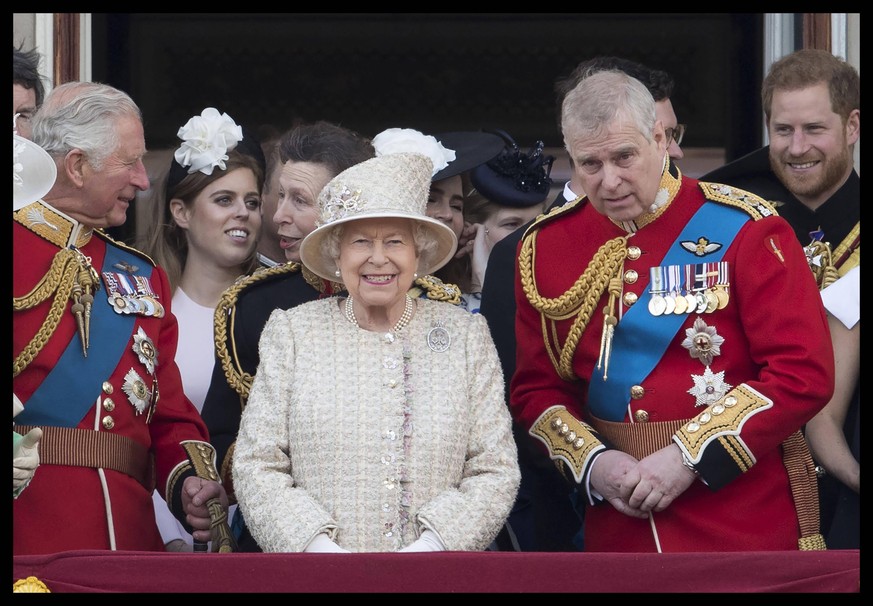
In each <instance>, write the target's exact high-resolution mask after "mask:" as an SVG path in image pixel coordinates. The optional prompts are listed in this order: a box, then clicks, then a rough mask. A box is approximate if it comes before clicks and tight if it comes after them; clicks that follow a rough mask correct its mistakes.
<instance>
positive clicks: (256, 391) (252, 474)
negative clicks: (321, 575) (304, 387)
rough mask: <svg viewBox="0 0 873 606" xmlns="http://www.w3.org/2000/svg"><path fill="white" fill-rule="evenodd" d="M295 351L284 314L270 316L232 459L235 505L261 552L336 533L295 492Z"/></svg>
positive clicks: (293, 548)
mask: <svg viewBox="0 0 873 606" xmlns="http://www.w3.org/2000/svg"><path fill="white" fill-rule="evenodd" d="M297 346H298V344H297V343H295V342H294V339H293V333H292V331H291V329H290V325H289V322H288V319H287V315H286V312H284V311H281V310H276V311H274V312H273V313H272V314H271V315H270V319H269V320H268V321H267V324H266V325H265V326H264V330H263V331H262V332H261V341H260V345H259V349H260V350H261V352H262V355H261V363H260V365H259V366H258V371H257V373H256V374H255V379H254V382H253V384H252V389H251V392H250V394H249V399H248V403H247V404H246V408H245V410H244V411H243V415H242V419H241V420H240V427H239V434H238V435H237V440H236V447H235V450H234V456H233V481H234V487H235V491H236V497H237V501H238V502H239V507H240V509H241V511H242V513H243V516H244V517H245V520H246V525H247V526H248V528H249V531H250V532H251V534H252V537H253V538H254V539H255V541H257V543H258V545H259V546H260V547H261V549H262V550H263V551H265V552H302V551H303V550H304V548H305V547H306V546H307V545H308V544H309V543H310V542H311V541H312V540H313V539H314V538H315V537H316V535H318V534H319V533H322V532H324V533H327V534H328V537H329V538H330V539H333V538H334V536H335V533H336V525H335V522H334V520H333V519H332V517H331V515H330V514H329V513H328V512H327V511H326V510H325V509H324V508H323V507H322V506H321V505H320V504H319V503H318V502H317V501H315V500H314V499H312V498H311V497H310V495H308V494H307V493H306V491H305V490H303V489H301V488H297V487H295V482H294V469H293V468H292V465H291V459H290V455H289V453H290V445H289V431H288V417H289V404H290V402H291V394H290V393H289V391H290V390H289V386H290V385H291V383H292V377H291V376H290V375H292V374H293V373H294V363H293V360H294V350H295V347H297ZM264 351H268V352H269V355H263V352H264Z"/></svg>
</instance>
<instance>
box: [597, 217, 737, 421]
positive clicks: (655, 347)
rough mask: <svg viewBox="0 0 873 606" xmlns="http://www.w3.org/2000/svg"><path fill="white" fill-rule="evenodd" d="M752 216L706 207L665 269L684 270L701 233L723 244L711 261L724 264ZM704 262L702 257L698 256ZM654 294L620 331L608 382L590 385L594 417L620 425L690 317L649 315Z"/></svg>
mask: <svg viewBox="0 0 873 606" xmlns="http://www.w3.org/2000/svg"><path fill="white" fill-rule="evenodd" d="M750 218H751V217H749V215H748V214H747V213H746V212H744V211H742V210H739V209H737V208H734V207H732V206H726V205H724V204H717V203H714V202H706V203H704V204H703V206H701V207H700V209H699V210H698V211H697V212H696V213H695V214H694V216H693V217H692V218H691V220H690V221H689V222H688V223H687V224H686V225H685V228H684V229H683V230H682V233H680V234H679V237H677V238H676V241H675V242H673V245H672V246H671V247H670V250H668V251H667V254H666V255H665V256H664V259H663V260H662V261H661V263H660V264H661V265H662V266H667V265H685V264H686V261H687V260H688V255H689V254H692V255H693V253H690V252H689V251H687V250H685V249H684V248H682V246H681V245H680V243H681V242H683V241H688V240H690V241H692V242H697V239H698V238H699V237H700V236H701V235H702V234H707V237H708V238H709V239H710V240H712V241H714V242H720V243H723V246H722V247H721V248H720V249H718V250H717V251H715V252H713V253H710V254H708V255H707V257H706V261H707V262H708V263H709V262H715V261H720V260H721V259H722V257H723V256H724V253H725V251H727V249H728V247H729V246H730V243H731V242H733V239H734V238H735V237H736V235H737V233H738V232H739V231H740V228H742V226H743V225H744V224H745V223H746V221H748V220H749V219H750ZM694 258H695V259H699V258H698V257H694ZM651 298H652V293H651V292H650V291H649V289H646V291H645V292H644V293H643V294H642V295H641V296H640V298H639V299H638V300H637V302H636V303H634V305H633V306H632V307H631V308H630V309H629V310H628V312H627V313H626V314H624V317H623V318H622V319H621V321H620V322H619V323H618V324H617V325H616V326H615V334H614V336H613V340H612V355H611V358H610V363H609V378H608V379H607V380H606V381H604V380H603V373H602V372H601V371H598V370H595V371H594V374H593V375H592V377H591V381H590V382H589V385H588V407H589V410H590V411H591V413H592V414H593V415H594V416H595V417H597V418H599V419H604V420H606V421H621V420H622V419H624V416H625V413H626V412H627V405H628V402H630V389H631V387H633V386H634V385H640V384H641V383H642V382H643V380H644V379H645V378H646V377H647V376H648V375H649V373H650V372H652V369H653V368H655V366H656V365H657V363H658V362H659V361H660V359H661V357H662V356H663V355H664V352H665V351H666V350H667V346H668V345H669V344H670V341H672V340H673V337H674V336H675V335H676V331H677V330H679V328H680V327H681V326H682V324H684V323H685V319H686V318H687V314H665V315H660V316H653V315H652V314H650V313H649V309H648V308H649V300H650V299H651Z"/></svg>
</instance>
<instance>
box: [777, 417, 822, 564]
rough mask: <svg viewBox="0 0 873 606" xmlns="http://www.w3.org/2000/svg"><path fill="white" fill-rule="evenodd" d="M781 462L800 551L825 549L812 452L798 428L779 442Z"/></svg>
mask: <svg viewBox="0 0 873 606" xmlns="http://www.w3.org/2000/svg"><path fill="white" fill-rule="evenodd" d="M782 462H783V463H784V465H785V469H786V470H787V471H788V480H789V482H790V483H791V494H792V496H793V497H794V507H795V509H796V510H797V521H798V523H799V524H800V539H798V541H797V547H798V549H800V550H801V551H823V550H825V549H827V545H826V544H825V539H824V537H823V536H822V535H821V532H820V526H819V524H820V511H819V500H818V478H817V477H816V475H815V463H814V462H813V460H812V454H811V453H810V452H809V447H808V446H807V444H806V439H805V438H804V437H803V433H801V431H800V430H797V431H795V432H794V433H793V434H791V435H790V436H789V437H788V439H787V440H785V441H784V442H782Z"/></svg>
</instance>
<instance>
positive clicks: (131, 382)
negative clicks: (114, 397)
mask: <svg viewBox="0 0 873 606" xmlns="http://www.w3.org/2000/svg"><path fill="white" fill-rule="evenodd" d="M121 389H122V390H124V393H126V394H127V399H128V400H130V403H131V404H133V407H134V408H135V409H136V414H137V415H141V414H142V413H144V412H145V410H146V408H148V405H149V401H150V400H151V399H152V392H150V391H149V390H148V388H147V387H146V386H145V381H143V380H142V377H140V376H139V373H137V372H136V371H135V370H134V369H132V368H131V369H130V370H128V371H127V374H126V375H124V385H122V386H121Z"/></svg>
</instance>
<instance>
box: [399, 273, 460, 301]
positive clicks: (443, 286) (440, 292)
mask: <svg viewBox="0 0 873 606" xmlns="http://www.w3.org/2000/svg"><path fill="white" fill-rule="evenodd" d="M421 293H425V295H426V296H427V298H428V299H431V300H433V301H444V302H446V303H451V304H452V305H460V304H461V289H460V288H458V286H457V285H456V284H452V283H450V282H443V281H442V280H440V279H439V278H437V277H436V276H431V275H430V274H428V275H426V276H421V277H420V278H417V279H416V280H415V281H414V282H413V283H412V288H410V289H409V294H410V296H412V297H413V298H417V297H418V296H420V295H421Z"/></svg>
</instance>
